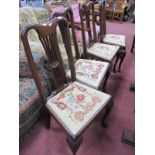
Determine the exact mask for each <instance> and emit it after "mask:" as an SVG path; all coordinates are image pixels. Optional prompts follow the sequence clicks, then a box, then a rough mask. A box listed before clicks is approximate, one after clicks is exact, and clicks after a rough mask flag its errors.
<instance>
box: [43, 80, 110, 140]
mask: <svg viewBox="0 0 155 155" xmlns="http://www.w3.org/2000/svg"><path fill="white" fill-rule="evenodd" d="M110 98H111V96H110V95H108V94H105V93H102V92H100V91H97V90H95V89H92V88H90V87H87V86H85V85H83V84H80V83H78V82H73V83H72V84H71V85H69V86H68V87H67V88H65V89H64V90H63V91H61V92H60V93H58V94H57V95H56V96H54V97H53V98H50V99H48V101H47V104H46V106H47V108H48V109H49V110H50V111H51V112H52V114H53V115H54V116H55V117H56V118H57V120H58V121H59V122H60V123H61V124H62V126H63V127H64V128H65V129H66V130H67V131H68V132H69V134H71V135H72V136H73V137H75V136H77V135H79V134H80V133H81V132H82V131H83V130H84V129H85V127H86V126H87V125H88V124H89V123H90V122H91V121H92V120H93V118H94V117H95V116H96V115H97V114H98V113H99V112H100V111H101V110H102V109H103V108H104V107H105V105H106V104H107V103H108V101H109V99H110Z"/></svg>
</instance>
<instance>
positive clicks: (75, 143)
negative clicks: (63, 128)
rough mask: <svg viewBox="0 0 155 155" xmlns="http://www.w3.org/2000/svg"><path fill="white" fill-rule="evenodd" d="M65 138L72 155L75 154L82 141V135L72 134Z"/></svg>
mask: <svg viewBox="0 0 155 155" xmlns="http://www.w3.org/2000/svg"><path fill="white" fill-rule="evenodd" d="M66 140H67V143H68V146H69V148H70V149H71V150H72V153H73V155H76V152H77V151H78V149H79V147H80V145H81V143H82V141H83V138H82V136H78V137H76V138H73V137H72V136H70V135H69V136H68V137H67V139H66Z"/></svg>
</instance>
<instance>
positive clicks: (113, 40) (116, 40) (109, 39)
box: [103, 34, 126, 47]
mask: <svg viewBox="0 0 155 155" xmlns="http://www.w3.org/2000/svg"><path fill="white" fill-rule="evenodd" d="M125 41H126V36H125V35H117V34H106V35H105V36H104V39H103V42H105V43H107V44H112V45H118V46H121V47H125Z"/></svg>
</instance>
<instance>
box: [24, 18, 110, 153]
mask: <svg viewBox="0 0 155 155" xmlns="http://www.w3.org/2000/svg"><path fill="white" fill-rule="evenodd" d="M58 25H59V27H60V31H61V34H62V38H63V42H64V45H65V49H66V52H67V55H68V58H69V65H70V69H71V82H74V81H75V80H76V75H75V69H74V61H73V55H72V51H71V41H70V35H69V25H68V22H67V19H66V18H64V17H59V18H55V19H53V20H52V21H50V22H49V23H47V24H44V25H38V24H36V25H27V26H26V27H25V28H24V29H23V31H22V32H21V39H22V42H23V45H24V50H25V53H26V56H27V58H28V62H29V64H30V68H31V70H32V75H33V77H34V80H35V83H36V86H37V89H38V92H39V96H40V99H41V101H42V104H43V108H44V111H45V118H46V121H45V125H46V128H47V129H49V128H50V115H52V113H51V112H50V111H49V110H48V108H47V105H46V103H47V100H48V98H47V97H46V95H45V92H44V89H43V86H42V84H41V79H40V77H39V72H38V69H37V66H36V65H35V62H34V59H33V56H32V52H31V48H30V45H29V41H28V32H29V31H30V30H32V29H33V30H35V31H36V32H37V33H38V37H39V39H40V41H41V43H42V45H43V47H44V50H45V53H46V55H47V59H48V61H49V62H50V69H51V70H50V71H51V73H52V74H53V75H54V79H53V80H54V86H53V87H54V88H55V91H53V92H51V95H50V96H49V98H50V97H53V96H55V95H56V94H57V93H59V92H60V91H62V90H63V89H64V88H66V87H67V86H68V85H69V84H70V82H69V83H68V82H67V80H66V77H65V72H64V68H63V67H64V66H63V60H62V57H61V53H60V50H59V46H58V42H57V38H56V26H58ZM110 101H111V100H110ZM111 103H113V102H112V101H111ZM106 108H107V113H106V114H105V116H104V118H103V120H102V121H103V122H104V119H105V117H106V116H107V115H108V113H109V112H110V109H111V108H109V106H107V107H106ZM53 117H54V115H53ZM54 118H55V117H54ZM55 119H56V118H55ZM94 119H95V118H94ZM56 120H57V119H56ZM92 122H93V121H91V122H90V123H89V124H88V125H87V127H88V126H89V125H90V124H91V123H92ZM58 123H59V122H58ZM60 125H61V124H60ZM61 126H62V125H61ZM62 127H63V126H62ZM87 127H86V128H85V129H84V130H83V131H82V132H81V133H80V134H79V135H78V136H76V137H72V136H71V135H70V134H69V133H68V132H67V131H66V130H65V129H64V130H65V131H66V133H67V135H68V136H67V143H68V145H69V147H70V149H71V150H72V152H73V155H75V154H76V152H77V150H78V148H79V147H80V145H81V143H82V133H83V132H84V131H85V130H86V129H87ZM63 128H64V127H63Z"/></svg>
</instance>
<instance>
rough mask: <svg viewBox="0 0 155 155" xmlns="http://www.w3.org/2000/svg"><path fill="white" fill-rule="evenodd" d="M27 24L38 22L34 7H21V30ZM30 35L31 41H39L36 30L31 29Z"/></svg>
mask: <svg viewBox="0 0 155 155" xmlns="http://www.w3.org/2000/svg"><path fill="white" fill-rule="evenodd" d="M27 24H38V20H37V17H36V15H35V13H34V11H33V8H32V7H22V8H19V31H21V30H22V29H23V28H24V26H26V25H27ZM28 37H29V39H30V40H31V41H39V40H38V36H37V33H36V32H35V31H34V30H30V31H29V35H28Z"/></svg>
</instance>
